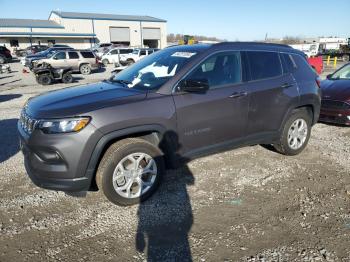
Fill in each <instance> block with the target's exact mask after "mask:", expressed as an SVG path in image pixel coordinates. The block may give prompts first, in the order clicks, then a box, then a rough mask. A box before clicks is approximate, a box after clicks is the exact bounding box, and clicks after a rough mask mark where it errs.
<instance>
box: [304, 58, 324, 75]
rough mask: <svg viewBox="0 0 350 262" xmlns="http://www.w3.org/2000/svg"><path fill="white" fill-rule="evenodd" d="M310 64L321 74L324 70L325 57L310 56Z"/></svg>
mask: <svg viewBox="0 0 350 262" xmlns="http://www.w3.org/2000/svg"><path fill="white" fill-rule="evenodd" d="M307 61H308V62H309V64H310V66H311V67H312V68H313V69H314V70H315V71H316V72H317V74H319V75H320V74H321V73H322V71H323V59H322V56H316V57H309V58H308V59H307Z"/></svg>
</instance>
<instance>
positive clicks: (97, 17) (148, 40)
mask: <svg viewBox="0 0 350 262" xmlns="http://www.w3.org/2000/svg"><path fill="white" fill-rule="evenodd" d="M109 42H112V43H122V44H126V45H130V46H138V47H143V46H148V47H154V48H164V47H166V21H165V20H162V19H158V18H155V17H151V16H132V15H113V14H94V13H75V12H59V11H52V12H51V14H50V15H49V18H48V20H32V19H6V18H0V45H6V47H8V48H9V49H13V48H15V47H18V48H26V47H28V46H30V45H31V44H33V45H34V44H45V45H47V44H66V45H69V46H71V47H74V48H81V49H83V48H90V47H91V46H93V45H94V44H95V43H109Z"/></svg>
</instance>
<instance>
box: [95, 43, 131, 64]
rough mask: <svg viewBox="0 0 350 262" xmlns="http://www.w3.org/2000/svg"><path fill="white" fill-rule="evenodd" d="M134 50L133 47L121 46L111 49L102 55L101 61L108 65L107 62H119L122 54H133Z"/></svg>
mask: <svg viewBox="0 0 350 262" xmlns="http://www.w3.org/2000/svg"><path fill="white" fill-rule="evenodd" d="M133 51H134V49H133V48H127V47H124V48H123V47H121V48H114V49H111V50H109V51H108V52H107V53H105V54H103V55H102V57H101V62H102V63H103V64H104V65H105V66H106V65H107V64H115V65H118V64H119V60H120V56H121V55H126V54H131V53H132V52H133Z"/></svg>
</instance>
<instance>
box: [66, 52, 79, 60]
mask: <svg viewBox="0 0 350 262" xmlns="http://www.w3.org/2000/svg"><path fill="white" fill-rule="evenodd" d="M68 56H69V59H79V55H78V53H77V52H68Z"/></svg>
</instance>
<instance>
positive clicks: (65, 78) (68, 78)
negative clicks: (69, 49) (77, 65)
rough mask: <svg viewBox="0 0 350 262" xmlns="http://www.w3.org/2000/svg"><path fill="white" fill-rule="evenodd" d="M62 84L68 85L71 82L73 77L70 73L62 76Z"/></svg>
mask: <svg viewBox="0 0 350 262" xmlns="http://www.w3.org/2000/svg"><path fill="white" fill-rule="evenodd" d="M62 82H63V83H65V84H69V83H72V82H73V77H72V74H71V73H65V74H63V76H62Z"/></svg>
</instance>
